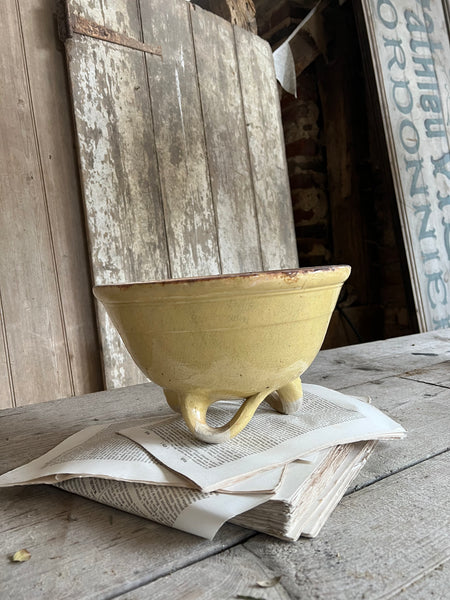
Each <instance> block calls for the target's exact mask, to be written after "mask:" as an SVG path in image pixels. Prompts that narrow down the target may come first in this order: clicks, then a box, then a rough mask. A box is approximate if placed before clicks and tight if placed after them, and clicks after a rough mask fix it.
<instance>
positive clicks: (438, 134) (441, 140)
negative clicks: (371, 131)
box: [362, 0, 450, 331]
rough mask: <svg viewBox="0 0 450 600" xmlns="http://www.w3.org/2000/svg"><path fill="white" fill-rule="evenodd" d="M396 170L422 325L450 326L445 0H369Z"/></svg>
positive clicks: (380, 89)
mask: <svg viewBox="0 0 450 600" xmlns="http://www.w3.org/2000/svg"><path fill="white" fill-rule="evenodd" d="M362 8H363V12H364V16H365V22H366V27H367V33H368V37H369V43H370V46H371V50H372V62H373V65H374V71H375V77H376V80H377V87H378V94H379V98H380V103H381V108H382V113H383V120H384V128H385V135H386V139H387V145H388V149H389V154H390V162H391V165H392V175H393V179H394V185H395V189H396V194H397V203H398V207H399V212H400V219H401V223H402V228H403V236H404V241H405V246H406V251H407V255H408V261H409V269H410V275H411V281H412V286H413V292H414V296H415V303H416V309H417V311H418V320H419V326H420V329H421V330H422V331H426V330H430V329H439V328H444V327H448V326H449V325H450V308H449V306H450V305H449V303H448V297H449V296H450V274H449V269H450V266H449V265H450V244H449V232H450V200H449V198H450V193H449V191H450V171H449V169H448V161H449V160H450V149H449V148H450V147H449V135H450V134H449V130H448V125H446V119H447V116H448V115H447V112H448V107H447V95H448V91H447V88H448V74H447V66H446V65H447V59H448V56H449V54H450V44H449V38H448V31H447V29H446V25H445V18H444V13H443V7H442V3H441V2H434V3H429V2H428V3H421V4H418V3H416V2H413V1H411V0H403V1H402V2H401V3H397V4H396V5H394V4H392V3H390V2H382V3H380V2H378V3H377V2H375V1H374V0H364V1H363V2H362Z"/></svg>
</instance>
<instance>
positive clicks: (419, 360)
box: [302, 329, 450, 390]
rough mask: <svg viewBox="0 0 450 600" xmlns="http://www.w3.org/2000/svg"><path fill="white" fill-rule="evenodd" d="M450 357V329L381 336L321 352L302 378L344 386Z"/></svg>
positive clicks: (324, 383) (322, 383) (313, 381)
mask: <svg viewBox="0 0 450 600" xmlns="http://www.w3.org/2000/svg"><path fill="white" fill-rule="evenodd" d="M449 359H450V329H441V330H439V331H434V332H429V334H428V335H427V336H423V335H421V334H413V335H408V336H402V337H399V338H391V339H390V340H378V341H376V342H370V343H366V344H364V352H361V344H354V345H352V346H344V347H342V348H334V349H332V350H324V351H322V352H320V354H319V355H318V357H317V358H316V359H315V360H314V361H313V363H312V365H311V366H310V367H309V369H308V370H307V371H306V372H305V373H304V375H303V376H302V379H303V380H304V381H305V382H307V383H317V384H319V385H325V386H327V387H330V388H332V389H336V390H341V389H344V388H347V387H350V386H352V385H357V384H360V383H365V382H368V381H373V380H378V379H383V378H385V377H388V376H391V375H400V374H403V373H406V372H409V371H412V370H414V369H421V368H424V369H428V367H430V366H432V365H438V364H440V363H445V362H447V361H448V360H449Z"/></svg>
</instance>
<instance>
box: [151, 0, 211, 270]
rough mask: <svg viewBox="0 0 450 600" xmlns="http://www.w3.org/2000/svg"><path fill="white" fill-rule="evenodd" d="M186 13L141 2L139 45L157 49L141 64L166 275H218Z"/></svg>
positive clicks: (155, 0)
mask: <svg viewBox="0 0 450 600" xmlns="http://www.w3.org/2000/svg"><path fill="white" fill-rule="evenodd" d="M188 10H189V6H188V4H187V3H186V2H170V3H167V2H166V1H165V0H151V1H150V2H143V3H142V4H141V16H142V28H143V34H144V35H143V37H144V41H146V40H150V41H152V40H156V41H157V43H158V44H159V45H161V47H162V50H163V58H162V60H159V59H154V58H153V57H147V59H146V61H147V68H148V76H149V88H150V89H149V92H150V97H151V104H152V112H153V122H154V130H155V144H156V152H157V157H158V158H157V160H158V170H159V177H160V181H161V191H162V197H163V202H164V217H165V226H166V233H167V245H168V249H169V259H170V269H171V276H172V277H189V276H196V275H212V274H217V273H220V271H221V265H220V256H219V249H218V240H217V234H216V224H215V213H214V205H213V202H212V196H211V189H210V183H209V173H208V163H207V157H206V148H205V137H204V131H203V120H202V111H201V106H200V96H199V90H198V82H197V75H196V68H195V56H194V47H193V40H192V33H191V27H190V21H189V14H188Z"/></svg>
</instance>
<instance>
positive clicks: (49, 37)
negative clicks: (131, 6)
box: [18, 0, 103, 401]
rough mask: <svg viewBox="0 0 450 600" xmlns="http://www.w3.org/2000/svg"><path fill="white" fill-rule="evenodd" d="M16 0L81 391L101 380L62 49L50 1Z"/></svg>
mask: <svg viewBox="0 0 450 600" xmlns="http://www.w3.org/2000/svg"><path fill="white" fill-rule="evenodd" d="M18 5H19V7H20V17H21V25H22V32H23V43H24V51H25V56H26V62H27V73H28V77H29V80H30V93H31V96H32V100H33V106H34V120H35V123H36V137H37V143H38V146H39V155H40V164H41V169H42V177H43V181H44V184H45V192H46V200H47V207H48V214H49V227H50V232H51V237H52V242H53V249H54V255H55V269H56V275H57V278H58V294H59V296H60V306H61V313H62V319H63V327H64V336H65V345H66V347H67V353H68V361H69V367H70V374H71V379H72V382H73V393H74V394H75V395H79V394H86V393H88V392H94V391H96V390H99V389H101V388H102V385H103V381H102V371H101V364H100V357H99V349H98V335H97V324H96V320H95V314H94V302H93V296H92V293H91V280H90V270H89V258H88V254H87V248H86V234H85V228H84V215H83V208H82V201H81V190H80V185H79V175H78V165H77V158H76V153H75V151H74V143H75V140H74V132H73V123H72V119H71V116H70V115H71V106H70V99H69V91H68V89H67V81H66V78H67V75H66V69H65V64H64V57H63V54H62V52H61V47H59V45H58V42H57V40H55V23H54V2H53V1H52V0H33V2H30V1H29V0H27V1H23V0H20V2H19V3H18ZM46 376H47V373H42V374H41V377H46ZM69 393H70V390H64V392H63V394H62V395H68V394H69ZM59 395H61V394H59ZM55 397H56V394H55ZM39 400H43V398H40V399H39ZM35 401H37V400H35Z"/></svg>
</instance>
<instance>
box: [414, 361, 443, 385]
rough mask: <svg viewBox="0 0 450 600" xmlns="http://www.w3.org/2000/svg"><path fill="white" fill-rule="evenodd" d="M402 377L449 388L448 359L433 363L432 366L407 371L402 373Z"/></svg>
mask: <svg viewBox="0 0 450 600" xmlns="http://www.w3.org/2000/svg"><path fill="white" fill-rule="evenodd" d="M402 377H408V378H409V379H414V380H415V381H422V382H424V383H433V384H434V385H440V386H442V387H448V388H450V360H448V361H446V362H443V363H440V364H438V365H434V366H433V367H428V368H427V367H425V368H421V369H415V370H414V371H408V372H406V373H403V375H402Z"/></svg>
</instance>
